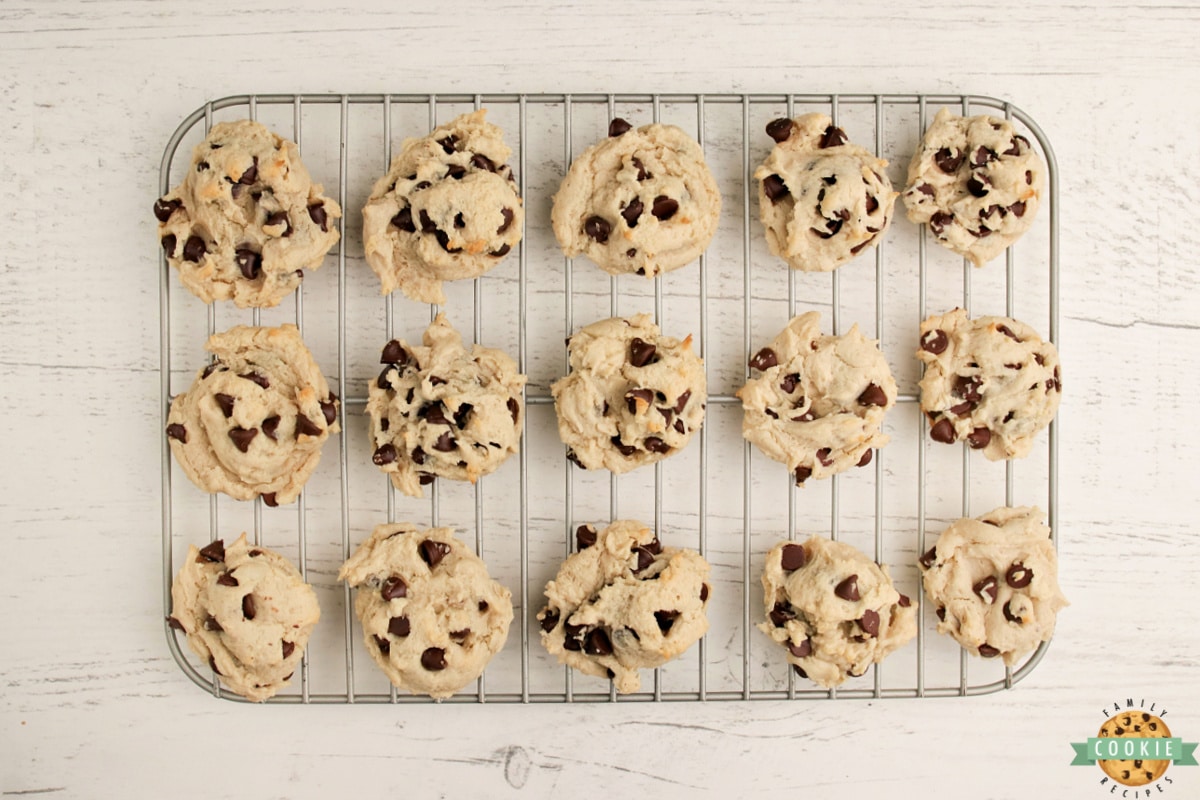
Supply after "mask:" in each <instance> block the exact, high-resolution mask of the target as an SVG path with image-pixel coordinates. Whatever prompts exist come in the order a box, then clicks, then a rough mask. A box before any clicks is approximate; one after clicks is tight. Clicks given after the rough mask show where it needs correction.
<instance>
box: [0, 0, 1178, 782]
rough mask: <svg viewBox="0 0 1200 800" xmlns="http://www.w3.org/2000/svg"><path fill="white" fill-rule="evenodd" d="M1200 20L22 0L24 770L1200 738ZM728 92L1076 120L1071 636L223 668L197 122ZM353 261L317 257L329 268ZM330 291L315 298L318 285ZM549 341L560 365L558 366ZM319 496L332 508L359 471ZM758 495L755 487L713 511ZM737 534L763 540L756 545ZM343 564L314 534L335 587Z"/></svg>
mask: <svg viewBox="0 0 1200 800" xmlns="http://www.w3.org/2000/svg"><path fill="white" fill-rule="evenodd" d="M1197 33H1200V8H1197V7H1195V6H1193V5H1186V4H1183V5H1181V4H1175V5H1172V4H1166V3H1164V4H1156V3H1138V4H1118V3H1103V4H1098V5H1091V6H1085V5H1079V6H1070V7H1063V6H1061V5H1060V4H1058V3H1051V2H1041V3H1030V4H1025V5H1024V6H1022V7H1021V9H1020V11H1019V12H1018V11H1013V12H1011V13H1010V14H1008V15H1001V16H997V11H996V7H995V6H994V5H986V4H965V5H956V6H953V7H949V8H947V7H936V6H935V7H928V8H925V7H915V6H914V7H906V6H905V5H899V4H893V5H892V6H891V7H889V9H888V10H886V11H880V10H878V9H877V8H876V7H875V5H874V4H866V3H854V2H851V3H840V4H837V5H836V6H831V7H828V8H826V9H824V10H808V9H806V10H803V11H801V9H800V8H799V7H798V6H796V5H795V4H792V3H785V2H774V3H767V2H751V3H742V4H738V5H737V6H736V9H735V6H733V5H730V4H727V3H717V2H710V1H706V2H698V3H685V2H664V3H656V4H654V5H653V6H648V5H645V4H634V3H624V4H622V3H616V4H608V5H606V6H603V7H601V6H597V5H595V4H591V3H583V2H574V1H573V2H563V3H558V4H554V5H553V6H547V7H545V8H540V7H535V6H533V5H531V4H522V3H511V2H509V3H484V2H463V3H460V4H457V5H456V6H455V7H454V10H453V12H452V13H450V12H448V11H447V10H446V9H444V8H439V7H433V6H430V7H424V8H420V9H417V8H414V9H406V10H404V11H383V10H381V7H378V6H376V4H369V3H363V4H360V5H359V6H352V5H349V4H342V3H336V2H335V3H333V4H330V3H328V2H324V3H318V2H295V3H289V4H287V5H284V4H275V5H274V6H272V7H266V8H265V7H263V5H261V4H260V5H259V6H257V7H256V8H255V9H254V10H248V9H247V8H246V6H245V4H238V3H232V2H225V1H224V0H214V1H213V2H208V3H205V4H204V5H203V6H202V7H201V6H196V5H193V4H165V3H151V2H133V1H132V0H126V1H124V2H77V1H64V2H58V3H34V2H5V3H2V4H0V130H2V131H3V132H4V134H5V136H4V139H5V147H3V148H0V175H4V176H5V186H6V187H7V188H8V189H9V191H8V192H7V193H6V195H5V198H6V199H5V200H4V201H3V202H2V203H0V211H2V212H3V219H4V220H5V222H4V224H3V225H0V341H2V342H3V343H4V345H5V347H4V351H3V353H0V401H2V402H3V405H4V407H5V408H7V409H9V414H10V419H11V420H13V422H12V423H11V424H10V425H9V432H8V434H7V436H6V441H5V444H4V446H3V450H2V452H3V458H2V459H0V480H2V485H3V486H4V490H3V492H0V527H2V528H3V530H4V532H5V557H4V558H3V559H0V603H2V605H0V609H2V613H0V642H3V645H2V646H0V687H2V688H0V741H2V742H3V747H0V792H2V793H3V796H9V795H13V796H23V795H26V794H31V795H34V796H38V795H40V794H46V795H49V796H54V797H159V796H166V795H168V794H170V795H174V796H195V797H246V796H262V797H329V796H340V795H344V794H348V793H349V792H355V793H367V792H371V793H379V792H380V790H404V791H405V792H406V793H408V794H411V795H415V796H445V797H453V796H461V795H463V794H466V793H467V792H472V793H474V794H477V795H481V796H487V797H518V796H526V797H546V796H567V795H569V794H575V793H582V792H592V791H595V790H596V789H597V788H598V787H611V788H613V789H619V790H620V791H621V792H622V793H626V792H628V793H632V792H639V791H644V792H654V793H655V794H656V795H658V796H662V797H675V796H717V797H721V796H726V797H727V796H732V795H746V794H748V793H749V792H751V791H759V790H762V791H778V790H779V789H780V788H781V787H797V788H796V790H797V791H799V790H800V788H801V787H803V788H805V789H807V790H809V791H816V792H820V793H822V794H826V795H839V794H849V793H851V792H855V791H858V792H869V793H871V794H876V793H878V794H881V795H883V794H892V795H896V796H902V797H907V796H925V795H937V794H949V793H952V792H954V791H955V790H957V788H958V787H960V786H963V787H971V788H972V789H973V790H975V793H976V794H977V795H978V796H981V797H995V798H1008V797H1027V796H1055V797H1064V798H1065V797H1070V798H1075V797H1079V798H1088V797H1099V796H1101V794H1102V793H1107V787H1101V786H1100V785H1099V779H1100V777H1101V773H1100V772H1099V770H1096V769H1091V768H1089V769H1084V768H1081V767H1068V766H1067V764H1068V763H1069V761H1070V758H1071V752H1070V748H1069V747H1068V744H1067V743H1068V742H1069V741H1081V740H1082V739H1083V738H1085V737H1087V736H1089V735H1093V734H1092V731H1093V730H1095V729H1096V728H1098V727H1099V725H1100V722H1102V721H1103V713H1102V712H1103V709H1104V707H1105V706H1106V705H1108V704H1110V703H1111V702H1112V701H1113V700H1116V699H1118V698H1125V697H1130V696H1134V697H1136V698H1141V697H1145V698H1146V699H1147V702H1151V701H1155V702H1158V703H1159V705H1160V706H1161V705H1164V704H1165V706H1166V707H1167V708H1168V709H1169V712H1170V713H1169V716H1168V717H1167V719H1168V720H1169V721H1172V729H1173V730H1176V729H1177V730H1178V732H1179V734H1180V735H1182V736H1183V737H1184V738H1185V739H1189V740H1195V739H1196V738H1197V737H1200V689H1198V688H1197V677H1198V669H1197V668H1198V666H1200V635H1198V634H1197V632H1196V630H1195V627H1194V626H1193V625H1191V624H1190V621H1189V618H1188V609H1190V607H1191V606H1192V605H1194V603H1195V596H1196V592H1195V588H1194V587H1195V582H1194V578H1193V576H1194V575H1195V574H1196V572H1197V570H1198V569H1200V555H1198V551H1197V548H1196V547H1195V531H1194V523H1193V520H1195V519H1196V518H1197V516H1200V499H1198V493H1197V491H1196V480H1195V475H1196V474H1197V472H1198V467H1200V457H1198V456H1197V453H1198V452H1200V434H1198V433H1197V431H1196V429H1195V427H1194V425H1192V424H1191V422H1190V419H1191V415H1190V412H1191V409H1192V406H1193V405H1194V403H1195V398H1196V397H1197V396H1198V394H1200V363H1198V361H1200V356H1197V353H1198V352H1200V316H1198V315H1197V313H1196V311H1195V310H1194V308H1195V304H1194V302H1193V297H1192V294H1193V292H1194V287H1195V286H1196V285H1197V284H1198V283H1200V266H1197V260H1196V258H1195V253H1196V252H1197V249H1198V247H1197V246H1198V245H1200V232H1198V231H1200V228H1197V226H1196V225H1195V223H1194V221H1193V220H1192V210H1193V209H1194V208H1196V207H1197V205H1198V202H1197V201H1200V189H1197V186H1198V185H1200V168H1198V167H1197V164H1198V163H1200V159H1198V158H1197V157H1198V156H1200V152H1198V151H1200V146H1198V145H1197V139H1196V136H1195V130H1196V128H1197V125H1198V124H1200V95H1197V93H1196V92H1195V91H1193V90H1192V89H1191V88H1190V87H1194V86H1195V85H1196V84H1197V82H1198V80H1200V61H1198V60H1197V59H1196V57H1195V54H1194V42H1195V40H1196V35H1197ZM698 89H701V90H704V91H711V92H726V91H735V92H743V91H746V92H754V91H771V92H780V91H797V92H802V91H823V92H824V91H841V92H854V91H866V92H876V91H886V92H893V91H894V92H913V91H925V92H935V91H945V92H954V93H959V92H977V93H981V94H988V95H992V96H998V97H1004V98H1009V99H1011V100H1013V102H1015V103H1016V104H1018V105H1019V106H1021V107H1022V108H1023V109H1025V110H1026V111H1027V112H1029V113H1030V114H1031V115H1032V116H1033V117H1034V118H1035V119H1037V120H1038V121H1039V123H1040V124H1041V125H1042V127H1043V128H1044V129H1045V130H1046V132H1047V134H1048V136H1049V137H1050V140H1051V141H1052V142H1053V143H1054V146H1055V149H1056V151H1057V155H1058V162H1059V167H1060V172H1061V179H1062V185H1061V189H1060V194H1061V198H1062V208H1061V209H1060V213H1061V218H1060V219H1061V231H1062V238H1061V249H1062V305H1061V311H1062V329H1061V337H1060V338H1061V351H1062V357H1063V363H1064V374H1065V379H1066V381H1067V389H1066V392H1065V395H1064V401H1063V406H1062V411H1061V419H1062V423H1061V436H1062V443H1061V447H1062V455H1063V459H1062V465H1061V484H1062V486H1061V507H1060V511H1061V517H1062V529H1061V533H1062V541H1063V545H1062V576H1061V578H1062V583H1063V586H1064V589H1065V592H1066V594H1067V596H1068V597H1069V598H1070V600H1071V601H1072V606H1071V607H1070V608H1069V609H1067V610H1066V611H1064V612H1063V614H1062V616H1061V618H1060V624H1059V629H1058V632H1057V634H1056V637H1055V641H1054V643H1053V645H1052V647H1051V649H1050V652H1049V654H1048V655H1047V657H1046V659H1045V660H1044V661H1043V663H1042V664H1041V665H1040V666H1039V667H1038V668H1037V670H1036V671H1035V672H1034V673H1033V675H1032V676H1031V677H1030V678H1029V679H1028V680H1027V681H1025V682H1024V683H1023V684H1021V685H1020V686H1019V687H1018V688H1017V689H1016V690H1014V691H1012V692H1007V693H1001V694H998V695H992V696H988V697H979V698H969V699H951V700H920V701H914V700H904V701H839V702H834V703H830V702H796V703H774V702H763V703H718V704H710V705H702V704H695V703H688V704H664V705H661V706H654V705H648V704H638V705H636V706H634V707H629V706H619V707H608V706H596V705H586V706H571V707H563V706H525V707H519V706H496V707H475V706H442V707H426V706H404V707H400V708H393V707H365V706H364V707H340V706H339V707H304V708H291V707H271V708H258V707H249V706H246V705H242V704H232V703H223V702H218V701H216V700H213V699H212V698H211V697H207V696H205V695H204V693H203V692H201V691H200V690H198V689H197V688H196V687H195V686H193V685H192V684H191V683H190V682H189V681H188V680H187V679H186V678H185V677H184V676H183V675H182V674H181V672H180V671H179V669H178V667H177V666H176V665H175V664H174V662H173V661H172V659H171V657H170V655H169V653H168V651H167V648H166V647H165V643H164V641H163V633H162V624H161V607H162V606H161V603H162V599H161V585H160V575H161V554H160V537H159V529H160V508H159V500H160V492H159V446H160V438H159V436H160V433H159V429H158V426H159V423H160V409H159V398H158V391H159V382H158V380H159V379H158V356H159V348H158V325H157V321H158V283H157V273H156V268H157V261H156V258H155V253H154V247H153V239H154V233H153V232H154V226H153V218H152V217H151V215H150V213H149V208H150V204H151V203H152V202H153V199H154V198H155V197H156V196H157V176H158V162H159V158H160V155H161V152H162V147H163V144H164V142H165V141H166V139H167V137H168V136H169V135H170V133H171V132H172V131H173V130H174V129H175V127H176V125H177V124H178V122H179V120H180V119H181V118H182V117H183V116H184V115H185V114H187V113H188V112H190V111H191V110H192V109H194V108H196V107H197V106H199V105H200V104H201V103H203V102H204V101H205V100H208V99H212V98H217V97H221V96H224V95H228V94H234V93H239V92H246V91H256V92H263V93H265V92H273V91H279V92H292V91H297V90H303V91H312V92H326V91H334V92H356V91H391V92H405V91H413V92H428V91H438V92H448V91H467V92H483V91H528V92H538V91H555V92H557V91H568V90H569V91H577V92H579V91H651V90H653V91H696V90H698ZM363 169H364V170H365V169H367V167H366V166H364V167H363ZM534 173H535V174H536V173H537V170H534ZM734 177H735V179H736V176H734ZM542 180H543V183H541V184H539V185H538V188H537V189H536V190H531V192H530V194H531V195H532V194H533V191H537V193H538V194H539V195H543V196H544V195H546V194H547V190H550V191H552V180H551V178H550V177H549V171H548V170H547V171H546V174H545V175H544V176H543V179H542ZM351 205H353V204H351ZM349 255H351V256H354V255H355V254H354V252H353V251H350V252H349ZM330 272H331V270H330V269H329V268H328V267H327V268H326V270H324V271H322V272H321V273H317V274H316V275H314V276H313V285H314V287H326V288H328V287H332V286H334V282H333V281H332V280H331V278H333V277H334V276H332V275H330V274H328V273H330ZM509 286H510V291H511V284H509ZM502 291H503V290H502ZM551 291H553V289H552V290H551ZM313 294H314V295H315V294H316V289H315V288H314V292H313ZM548 296H549V295H548ZM369 298H370V296H369V293H365V290H364V294H363V295H362V296H361V297H359V296H357V295H356V296H355V297H354V298H352V300H354V301H357V300H364V301H365V300H367V299H369ZM729 300H730V302H731V303H733V304H734V305H737V303H738V298H737V297H736V296H732V295H731V296H730V297H729ZM330 308H331V307H324V308H322V307H321V305H320V301H317V300H314V301H313V304H312V308H311V313H312V314H313V315H314V319H320V318H321V315H322V314H329V313H330ZM308 312H309V309H308V308H306V313H308ZM555 313H559V312H558V311H555ZM580 313H581V314H582V313H583V312H582V311H581V312H580ZM381 320H382V318H381V317H378V318H376V323H377V324H381ZM738 324H739V325H740V319H739V321H738ZM771 324H775V323H771ZM771 324H767V323H766V322H764V323H763V324H762V329H763V332H764V333H765V332H766V331H767V330H769V329H770V327H771ZM414 327H416V328H417V329H418V330H419V322H418V323H415V324H414ZM756 331H757V326H756ZM495 335H497V336H500V335H505V334H503V333H502V331H501V329H500V328H498V329H497V333H496V334H495ZM373 338H374V337H373V336H365V335H364V338H363V340H362V341H361V342H357V343H356V347H361V349H363V350H364V351H366V350H370V347H369V346H368V344H369V342H371V341H373ZM196 352H199V351H198V348H197V351H196ZM365 358H366V357H365V356H363V359H365ZM531 366H532V367H533V374H534V377H535V380H538V381H541V382H542V383H543V385H544V383H545V382H548V381H549V380H550V379H551V378H552V377H553V375H554V374H555V371H556V370H557V369H558V367H559V365H558V364H555V363H552V361H550V360H547V361H546V362H545V363H535V364H532V365H531ZM365 368H366V363H365V361H364V362H363V363H361V364H358V365H355V369H365ZM186 372H187V369H182V368H181V370H180V373H179V376H180V377H179V380H180V381H186V380H187V378H186ZM734 372H735V371H734ZM733 376H734V374H733V373H730V375H728V376H726V377H727V379H728V380H732V379H733ZM334 464H335V462H333V461H332V460H331V461H330V464H328V465H323V468H328V467H329V466H332V465H334ZM326 477H329V476H326ZM739 494H740V492H739ZM951 494H952V492H951ZM720 496H721V495H720V494H719V492H718V493H717V494H714V495H713V498H714V501H713V502H714V503H716V502H717V500H718V498H719V497H720ZM371 502H374V501H371ZM761 505H762V503H761V502H760V503H759V507H761ZM310 508H311V509H312V510H313V511H314V513H315V514H317V515H323V514H329V513H333V511H334V510H335V509H336V499H333V500H332V501H329V500H328V499H326V498H322V497H319V496H318V497H314V498H313V504H312V505H311V506H310ZM739 514H740V512H739V510H738V509H737V508H736V504H733V503H731V504H730V506H729V508H728V509H726V510H723V511H721V518H722V519H725V520H727V521H728V522H729V524H730V525H736V524H740V516H739ZM367 519H368V515H366V514H364V515H363V521H362V522H359V521H358V520H357V519H356V522H355V524H356V525H364V526H365V525H366V524H367ZM539 522H540V521H539ZM547 522H550V520H547ZM712 546H713V548H714V550H715V551H716V552H717V554H718V555H719V556H720V555H721V554H722V551H723V550H729V553H728V555H729V557H730V558H732V559H734V561H733V562H732V563H735V564H736V563H737V562H736V558H737V556H738V554H739V553H738V548H737V547H736V546H733V547H727V546H726V544H724V543H720V542H717V541H715V540H714V541H713V542H712ZM334 566H335V564H334V559H333V558H332V557H331V558H329V559H328V563H326V562H322V561H317V562H314V564H313V568H314V571H315V572H316V576H315V577H318V578H319V579H320V580H321V581H324V582H325V584H326V586H327V588H328V589H329V591H331V592H332V591H334V589H333V587H332V581H331V579H330V575H329V573H330V572H331V571H332V570H333V568H334ZM548 566H549V557H548V556H547V560H546V563H544V564H541V565H540V566H539V567H537V568H538V569H545V568H548ZM538 574H539V576H540V574H541V573H540V572H539V573H538ZM725 588H726V589H727V591H729V592H731V593H733V592H736V591H738V589H737V586H736V585H735V584H734V583H733V582H728V583H726V584H725ZM716 644H717V642H715V641H714V646H715V645H716ZM739 668H740V664H736V663H734V664H732V665H731V667H730V669H739ZM1002 754H1003V755H1002ZM1006 756H1007V757H1006ZM1014 762H1015V763H1017V764H1019V768H1014V767H1013V764H1014ZM214 767H215V768H214ZM1168 774H1169V775H1170V776H1171V777H1172V778H1174V779H1175V784H1174V785H1173V786H1168V787H1166V789H1167V791H1166V792H1165V793H1164V794H1163V796H1164V797H1168V798H1169V797H1173V796H1174V797H1188V796H1194V795H1196V794H1197V793H1200V775H1193V774H1192V773H1191V772H1189V771H1187V770H1185V769H1182V768H1180V769H1172V770H1171V771H1170V772H1169V773H1168Z"/></svg>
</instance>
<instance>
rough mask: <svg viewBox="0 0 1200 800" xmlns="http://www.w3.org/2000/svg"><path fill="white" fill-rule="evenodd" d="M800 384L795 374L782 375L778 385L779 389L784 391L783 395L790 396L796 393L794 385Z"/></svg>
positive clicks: (798, 377)
mask: <svg viewBox="0 0 1200 800" xmlns="http://www.w3.org/2000/svg"><path fill="white" fill-rule="evenodd" d="M799 382H800V376H799V375H797V374H792V375H784V376H783V380H782V381H780V383H779V388H780V389H782V390H783V391H784V394H791V393H792V392H794V391H796V384H798V383H799Z"/></svg>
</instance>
